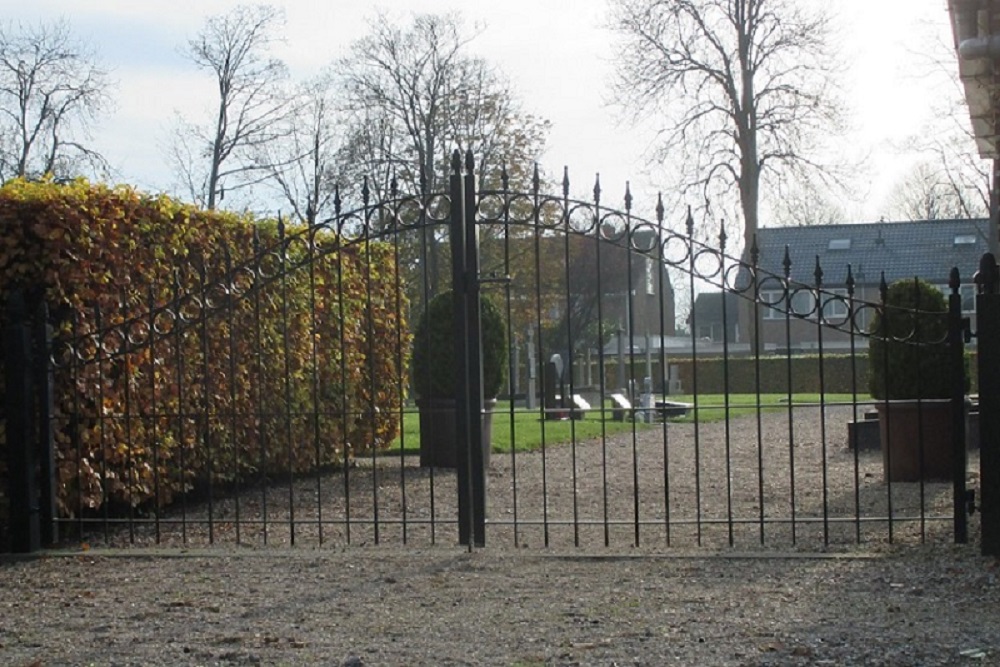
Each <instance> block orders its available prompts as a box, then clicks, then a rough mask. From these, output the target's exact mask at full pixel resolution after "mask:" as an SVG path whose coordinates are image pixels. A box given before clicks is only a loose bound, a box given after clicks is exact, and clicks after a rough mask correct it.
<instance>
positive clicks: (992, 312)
mask: <svg viewBox="0 0 1000 667" xmlns="http://www.w3.org/2000/svg"><path fill="white" fill-rule="evenodd" d="M976 287H977V288H978V289H977V291H978V294H977V296H976V338H977V356H978V359H979V374H978V375H979V480H980V490H979V493H980V502H979V506H980V511H981V523H982V531H983V545H982V552H983V555H984V556H1000V289H998V288H1000V269H998V267H997V262H996V258H995V257H994V256H993V255H992V254H990V253H986V254H985V255H983V257H982V260H981V261H980V262H979V273H977V274H976Z"/></svg>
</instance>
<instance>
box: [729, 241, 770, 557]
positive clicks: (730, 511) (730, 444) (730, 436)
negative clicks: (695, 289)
mask: <svg viewBox="0 0 1000 667" xmlns="http://www.w3.org/2000/svg"><path fill="white" fill-rule="evenodd" d="M719 284H720V287H721V288H722V289H721V290H720V291H721V293H722V295H721V296H722V327H723V329H725V327H726V322H727V319H728V318H727V314H728V313H727V312H726V295H727V294H728V292H727V290H726V227H725V224H724V223H723V224H720V226H719ZM754 347H755V348H757V349H759V348H760V346H759V345H755V346H754ZM730 389H731V385H730V384H729V336H725V335H723V336H722V412H723V414H724V415H725V422H726V425H725V438H726V529H727V537H728V542H729V546H730V547H731V546H733V542H734V535H733V448H732V428H731V426H730V423H729V422H730V417H731V416H732V405H731V398H730V396H729V392H730Z"/></svg>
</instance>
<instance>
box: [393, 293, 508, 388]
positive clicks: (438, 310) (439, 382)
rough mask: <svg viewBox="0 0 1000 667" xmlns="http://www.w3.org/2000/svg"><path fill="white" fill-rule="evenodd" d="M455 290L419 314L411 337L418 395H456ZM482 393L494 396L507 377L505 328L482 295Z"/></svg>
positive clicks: (415, 384)
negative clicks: (414, 332) (418, 319)
mask: <svg viewBox="0 0 1000 667" xmlns="http://www.w3.org/2000/svg"><path fill="white" fill-rule="evenodd" d="M454 299H455V297H454V293H453V292H452V291H451V290H448V291H446V292H443V293H441V294H438V295H437V296H436V297H434V298H433V299H431V301H430V303H429V304H427V308H426V309H424V312H423V313H422V314H421V316H420V321H419V323H418V324H417V331H416V334H415V335H414V337H413V364H412V366H411V372H412V376H413V377H412V379H413V389H414V391H415V392H416V394H417V396H419V397H421V398H453V397H454V396H455V325H454V321H453V313H454ZM480 303H481V304H482V305H481V307H480V322H481V323H482V344H483V396H484V397H485V398H487V399H490V398H496V397H497V395H498V394H499V393H500V390H501V389H503V383H504V381H505V380H506V379H507V330H506V327H505V325H504V320H503V316H502V314H501V312H500V309H499V308H498V307H497V306H496V304H494V303H493V301H492V300H491V299H489V298H488V297H487V296H486V295H483V296H482V298H481V300H480Z"/></svg>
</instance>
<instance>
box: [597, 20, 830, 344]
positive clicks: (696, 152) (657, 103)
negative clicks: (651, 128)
mask: <svg viewBox="0 0 1000 667" xmlns="http://www.w3.org/2000/svg"><path fill="white" fill-rule="evenodd" d="M611 8H612V9H611V27H612V29H613V30H615V31H616V32H617V33H618V35H619V37H620V40H621V46H620V49H619V51H618V52H619V53H620V57H621V68H620V69H621V74H620V75H619V76H618V77H617V78H616V79H615V81H614V83H613V88H614V93H615V100H616V102H617V103H618V104H619V105H621V107H622V108H623V109H624V110H625V111H626V112H627V113H629V114H631V115H632V116H633V117H634V118H635V119H637V120H638V119H641V118H644V117H647V116H655V117H656V119H657V122H659V123H660V124H661V125H662V129H661V130H660V132H659V144H658V145H659V152H658V153H657V154H656V157H657V158H659V159H661V160H669V161H671V162H672V163H674V164H677V165H680V175H679V180H680V183H679V185H680V187H681V189H682V191H684V192H690V191H692V190H693V191H695V192H696V193H697V194H698V195H699V196H700V197H702V198H703V199H704V200H709V199H710V198H711V197H712V196H717V195H720V194H722V195H727V194H729V193H731V192H732V191H733V190H735V191H736V193H737V195H738V200H739V207H740V212H741V214H742V218H743V239H742V241H743V248H744V251H746V250H747V249H749V248H750V247H751V246H752V244H753V237H754V235H755V234H756V232H757V227H758V221H759V203H760V199H761V193H762V190H763V189H764V188H765V186H766V182H765V181H766V179H767V178H781V177H783V176H784V175H786V174H790V173H796V172H803V171H806V172H808V171H817V170H818V171H821V168H820V165H819V164H818V163H817V162H816V161H815V159H814V158H813V157H810V156H809V155H808V154H807V150H808V148H809V146H810V144H811V142H812V141H813V140H815V139H817V138H818V137H820V136H821V135H822V134H823V133H830V132H831V131H833V130H835V128H836V127H837V119H838V113H837V111H838V109H837V104H836V101H835V99H834V97H833V96H832V94H831V86H832V81H833V74H834V71H833V70H832V68H831V64H830V63H831V62H832V60H831V58H830V54H829V53H828V34H829V18H828V16H827V15H826V14H824V13H823V12H822V11H819V10H817V11H816V12H808V11H806V10H805V9H803V8H802V7H801V6H800V5H799V4H797V3H796V2H794V0H669V1H667V0H611ZM747 324H749V323H747ZM753 328H754V327H752V326H749V327H748V330H752V329H753Z"/></svg>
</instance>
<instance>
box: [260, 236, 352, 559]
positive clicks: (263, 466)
mask: <svg viewBox="0 0 1000 667" xmlns="http://www.w3.org/2000/svg"><path fill="white" fill-rule="evenodd" d="M252 242H253V284H252V285H251V287H250V289H252V290H253V337H254V372H255V375H256V376H257V391H256V392H255V395H253V396H252V397H251V400H253V401H255V402H256V406H255V410H256V413H257V445H258V448H259V457H258V461H259V463H258V475H259V480H258V483H259V484H260V519H261V541H262V542H263V543H264V546H267V519H268V516H267V514H268V513H267V490H268V477H269V474H270V469H269V467H268V460H267V428H268V422H269V420H270V416H271V415H270V414H269V413H267V412H266V411H265V410H264V391H265V386H266V378H265V375H264V351H263V344H262V342H261V331H260V323H261V322H260V297H261V289H262V283H263V278H264V276H263V274H262V272H261V259H262V257H261V251H260V233H259V232H258V231H257V228H256V227H254V230H253V241H252ZM341 321H343V320H341Z"/></svg>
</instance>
